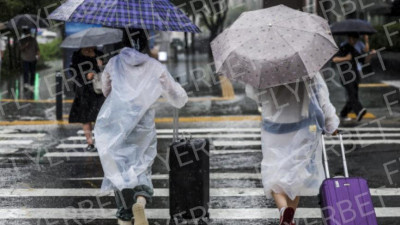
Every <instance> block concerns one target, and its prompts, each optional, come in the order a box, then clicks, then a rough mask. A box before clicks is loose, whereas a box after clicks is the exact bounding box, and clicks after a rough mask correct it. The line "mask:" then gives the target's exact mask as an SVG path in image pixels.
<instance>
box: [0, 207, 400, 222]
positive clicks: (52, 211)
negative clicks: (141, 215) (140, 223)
mask: <svg viewBox="0 0 400 225" xmlns="http://www.w3.org/2000/svg"><path fill="white" fill-rule="evenodd" d="M115 212H116V209H105V208H102V209H82V208H21V209H0V219H66V220H67V219H68V220H72V219H115ZM375 212H376V215H377V217H385V218H387V217H399V216H400V208H396V207H385V208H375ZM146 215H147V217H148V218H149V219H169V218H170V215H169V209H165V208H163V209H146ZM210 215H211V217H212V218H213V219H217V220H246V219H278V216H279V214H278V213H277V211H276V209H274V208H256V209H249V208H244V209H229V208H228V209H224V208H219V209H214V208H212V209H210ZM295 218H299V219H303V218H309V219H312V218H321V209H320V208H298V209H297V211H296V216H295Z"/></svg>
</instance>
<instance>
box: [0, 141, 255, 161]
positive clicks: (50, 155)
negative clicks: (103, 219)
mask: <svg viewBox="0 0 400 225" xmlns="http://www.w3.org/2000/svg"><path fill="white" fill-rule="evenodd" d="M77 146H79V148H83V147H82V146H80V145H78V144H71V145H68V144H64V145H63V146H61V148H64V149H68V148H70V149H75V148H78V147H77ZM84 147H86V145H84ZM57 148H59V147H58V146H57ZM260 152H261V149H258V150H211V151H210V155H225V154H243V153H260ZM0 155H1V152H0ZM97 156H99V154H98V152H47V153H46V154H44V156H43V157H46V158H69V157H97Z"/></svg>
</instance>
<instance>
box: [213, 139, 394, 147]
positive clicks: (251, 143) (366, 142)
mask: <svg viewBox="0 0 400 225" xmlns="http://www.w3.org/2000/svg"><path fill="white" fill-rule="evenodd" d="M325 144H327V145H338V144H340V141H339V140H326V141H325ZM343 144H345V145H373V144H384V145H388V144H400V140H392V139H378V140H343ZM213 145H214V146H215V147H223V146H236V147H238V146H261V141H219V140H218V141H213Z"/></svg>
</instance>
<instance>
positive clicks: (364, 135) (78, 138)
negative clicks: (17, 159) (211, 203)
mask: <svg viewBox="0 0 400 225" xmlns="http://www.w3.org/2000/svg"><path fill="white" fill-rule="evenodd" d="M342 136H343V138H369V137H377V138H388V137H400V133H360V134H342ZM172 137H173V136H172V135H163V134H159V135H157V138H158V139H172ZM188 137H189V135H188ZM190 137H192V138H210V139H222V138H227V139H235V138H253V139H254V138H261V133H254V134H211V133H210V134H203V135H202V134H193V135H190ZM326 138H327V139H329V138H330V137H329V136H327V137H326ZM67 140H68V141H86V137H84V136H71V137H68V138H67Z"/></svg>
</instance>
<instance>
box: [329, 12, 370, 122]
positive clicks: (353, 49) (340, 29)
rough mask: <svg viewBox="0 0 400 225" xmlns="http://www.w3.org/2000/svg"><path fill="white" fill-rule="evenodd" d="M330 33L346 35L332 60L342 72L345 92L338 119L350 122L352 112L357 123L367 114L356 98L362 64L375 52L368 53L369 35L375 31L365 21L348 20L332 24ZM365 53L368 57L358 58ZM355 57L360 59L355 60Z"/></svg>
mask: <svg viewBox="0 0 400 225" xmlns="http://www.w3.org/2000/svg"><path fill="white" fill-rule="evenodd" d="M331 31H332V34H334V35H347V41H345V42H343V43H341V45H340V50H339V52H338V54H337V55H336V56H335V57H334V58H333V59H332V61H333V62H334V63H338V64H339V67H340V70H341V71H343V72H344V73H343V74H341V78H342V79H341V81H342V85H343V86H344V88H345V89H346V92H347V102H346V104H345V106H344V107H343V109H342V111H341V112H340V118H341V119H342V120H343V121H349V120H351V119H350V118H349V117H347V114H348V113H350V112H351V111H353V112H354V113H355V114H356V115H357V121H358V122H359V121H361V120H362V119H363V117H364V116H365V114H366V113H367V110H366V109H365V108H364V107H363V106H362V104H361V102H360V99H359V96H358V86H359V83H360V81H361V77H360V73H362V68H363V67H362V64H364V63H367V62H368V61H369V60H370V57H371V55H372V54H375V50H372V51H370V46H369V35H371V34H374V33H376V30H375V29H374V28H373V27H372V25H371V24H370V23H369V22H367V21H364V20H360V19H348V20H345V21H341V22H337V23H334V24H332V25H331ZM360 35H363V40H364V42H363V41H362V40H360ZM365 53H368V54H369V55H368V56H367V57H365V58H364V57H360V56H361V55H363V54H365ZM357 57H360V58H358V60H356V59H357ZM345 62H348V63H345Z"/></svg>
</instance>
